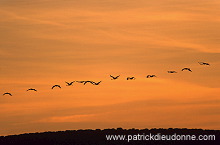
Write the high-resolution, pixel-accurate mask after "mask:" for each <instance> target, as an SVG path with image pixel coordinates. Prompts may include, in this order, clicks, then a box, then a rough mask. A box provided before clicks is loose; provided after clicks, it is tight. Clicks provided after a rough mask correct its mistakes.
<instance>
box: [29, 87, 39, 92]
mask: <svg viewBox="0 0 220 145" xmlns="http://www.w3.org/2000/svg"><path fill="white" fill-rule="evenodd" d="M27 91H35V92H37V90H36V89H32V88H30V89H28V90H27Z"/></svg>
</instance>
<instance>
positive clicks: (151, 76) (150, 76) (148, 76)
mask: <svg viewBox="0 0 220 145" xmlns="http://www.w3.org/2000/svg"><path fill="white" fill-rule="evenodd" d="M153 77H156V75H147V78H153Z"/></svg>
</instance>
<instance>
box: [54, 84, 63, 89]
mask: <svg viewBox="0 0 220 145" xmlns="http://www.w3.org/2000/svg"><path fill="white" fill-rule="evenodd" d="M55 87H58V88H60V89H61V86H60V85H54V86H53V87H52V89H53V88H55Z"/></svg>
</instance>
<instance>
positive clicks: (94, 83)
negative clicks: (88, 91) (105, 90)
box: [93, 81, 102, 85]
mask: <svg viewBox="0 0 220 145" xmlns="http://www.w3.org/2000/svg"><path fill="white" fill-rule="evenodd" d="M101 82H102V81H99V82H97V83H96V82H93V85H99V84H100V83H101Z"/></svg>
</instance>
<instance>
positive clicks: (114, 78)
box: [110, 75, 120, 80]
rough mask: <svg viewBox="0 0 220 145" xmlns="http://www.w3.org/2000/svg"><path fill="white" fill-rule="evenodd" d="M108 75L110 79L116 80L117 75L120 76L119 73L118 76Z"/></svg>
mask: <svg viewBox="0 0 220 145" xmlns="http://www.w3.org/2000/svg"><path fill="white" fill-rule="evenodd" d="M110 77H111V78H112V80H116V79H118V77H120V75H118V76H116V77H114V76H112V75H110Z"/></svg>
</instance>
